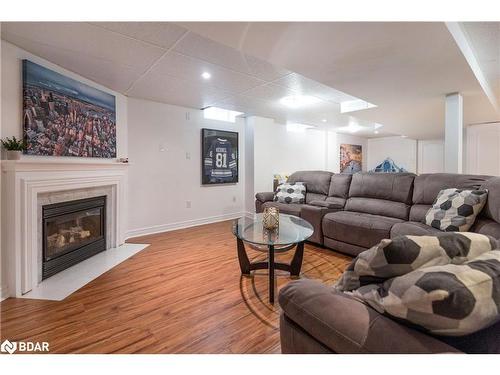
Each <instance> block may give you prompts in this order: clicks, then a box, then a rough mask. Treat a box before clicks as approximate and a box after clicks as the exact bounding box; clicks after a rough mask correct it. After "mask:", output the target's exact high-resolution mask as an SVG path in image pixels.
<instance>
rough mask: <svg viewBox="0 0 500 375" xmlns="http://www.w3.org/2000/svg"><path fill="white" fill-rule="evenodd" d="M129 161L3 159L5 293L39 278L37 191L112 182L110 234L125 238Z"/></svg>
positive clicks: (23, 289) (20, 289) (19, 291)
mask: <svg viewBox="0 0 500 375" xmlns="http://www.w3.org/2000/svg"><path fill="white" fill-rule="evenodd" d="M127 166H128V165H127V164H124V163H117V162H110V161H97V160H96V161H86V160H85V161H80V160H77V161H74V160H69V159H68V160H67V159H57V160H47V159H41V160H36V159H31V158H30V159H27V160H23V159H21V160H17V161H2V162H1V169H2V180H3V181H2V182H3V189H2V203H3V204H2V248H3V251H5V255H6V263H7V274H8V275H7V277H8V293H9V294H10V295H11V296H16V297H19V296H21V295H22V294H25V293H27V292H29V291H30V290H31V289H33V288H34V287H35V286H36V285H37V283H38V272H39V270H38V251H39V249H38V246H39V245H38V238H37V237H38V225H39V223H38V204H37V200H38V196H39V195H40V194H45V193H50V192H62V191H68V190H77V189H88V188H94V187H104V186H106V187H111V191H112V193H111V197H110V198H111V200H112V202H111V203H112V204H111V207H112V212H111V214H112V215H113V217H114V220H113V228H112V231H113V238H115V239H116V244H114V246H118V245H121V244H123V243H124V241H125V225H126V223H125V221H124V220H125V218H126V214H125V213H126V209H127V207H126V204H127V203H126V187H127V181H126V179H127Z"/></svg>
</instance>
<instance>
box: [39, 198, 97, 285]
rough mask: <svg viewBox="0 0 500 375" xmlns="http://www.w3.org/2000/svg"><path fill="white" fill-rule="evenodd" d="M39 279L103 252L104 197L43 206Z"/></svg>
mask: <svg viewBox="0 0 500 375" xmlns="http://www.w3.org/2000/svg"><path fill="white" fill-rule="evenodd" d="M42 218H43V223H42V230H43V261H42V279H46V278H48V277H50V276H52V275H54V274H56V273H58V272H60V271H62V270H64V269H66V268H68V267H71V266H72V265H74V264H76V263H78V262H81V261H82V260H85V259H87V258H90V257H91V256H93V255H95V254H97V253H99V252H101V251H104V250H106V228H105V225H106V196H101V197H95V198H87V199H79V200H74V201H69V202H62V203H55V204H49V205H44V206H43V208H42Z"/></svg>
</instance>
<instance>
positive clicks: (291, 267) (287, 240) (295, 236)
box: [233, 214, 313, 303]
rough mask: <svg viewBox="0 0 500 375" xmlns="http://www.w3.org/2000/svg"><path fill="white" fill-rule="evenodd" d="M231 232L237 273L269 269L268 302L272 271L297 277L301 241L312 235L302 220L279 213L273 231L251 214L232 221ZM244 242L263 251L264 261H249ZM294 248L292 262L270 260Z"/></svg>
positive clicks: (271, 298)
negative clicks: (236, 260) (238, 271)
mask: <svg viewBox="0 0 500 375" xmlns="http://www.w3.org/2000/svg"><path fill="white" fill-rule="evenodd" d="M233 234H234V235H235V236H236V239H237V249H238V260H239V263H240V269H241V273H242V274H244V275H250V272H251V271H253V270H259V269H268V270H269V302H270V303H274V270H275V269H278V270H282V271H287V272H290V275H291V276H296V277H298V276H299V275H300V269H301V267H302V259H303V257H304V241H305V240H307V239H308V238H309V237H310V236H312V234H313V227H312V225H311V224H309V223H308V222H307V221H305V220H304V219H301V218H299V217H296V216H291V215H286V214H280V218H279V228H278V229H277V230H274V231H269V230H266V229H264V227H263V225H262V214H256V215H254V217H252V218H250V217H242V218H240V219H238V220H235V221H234V224H233ZM245 245H246V246H249V247H251V248H254V249H256V250H260V251H266V252H267V253H268V260H267V261H264V262H250V260H249V258H248V255H247V252H246V249H245ZM293 248H296V249H295V254H294V256H293V258H292V261H291V262H290V263H289V264H287V263H280V262H275V261H274V255H275V253H280V252H285V251H288V250H291V249H293Z"/></svg>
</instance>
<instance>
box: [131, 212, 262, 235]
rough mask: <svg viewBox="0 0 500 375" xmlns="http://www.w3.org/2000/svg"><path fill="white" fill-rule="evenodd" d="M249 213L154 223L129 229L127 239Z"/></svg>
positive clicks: (215, 221)
mask: <svg viewBox="0 0 500 375" xmlns="http://www.w3.org/2000/svg"><path fill="white" fill-rule="evenodd" d="M249 214H250V215H253V214H251V213H249V212H236V213H232V214H224V215H218V216H210V217H205V218H202V219H194V220H187V221H181V222H177V223H171V224H160V225H153V226H151V227H144V228H138V229H131V230H129V231H127V235H126V239H128V238H132V237H140V236H146V235H148V234H155V233H162V232H170V231H173V230H177V229H184V228H190V227H196V226H198V225H204V224H212V223H218V222H220V221H226V220H231V219H237V218H240V217H242V216H248V215H249Z"/></svg>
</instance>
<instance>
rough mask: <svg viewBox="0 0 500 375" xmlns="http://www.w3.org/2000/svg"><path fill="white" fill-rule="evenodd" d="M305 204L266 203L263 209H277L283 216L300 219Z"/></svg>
mask: <svg viewBox="0 0 500 375" xmlns="http://www.w3.org/2000/svg"><path fill="white" fill-rule="evenodd" d="M304 206H305V205H304V204H298V203H279V202H265V203H263V204H262V209H264V208H267V207H276V208H278V209H279V210H280V213H282V214H288V215H294V216H299V217H300V211H301V210H302V207H304Z"/></svg>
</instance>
